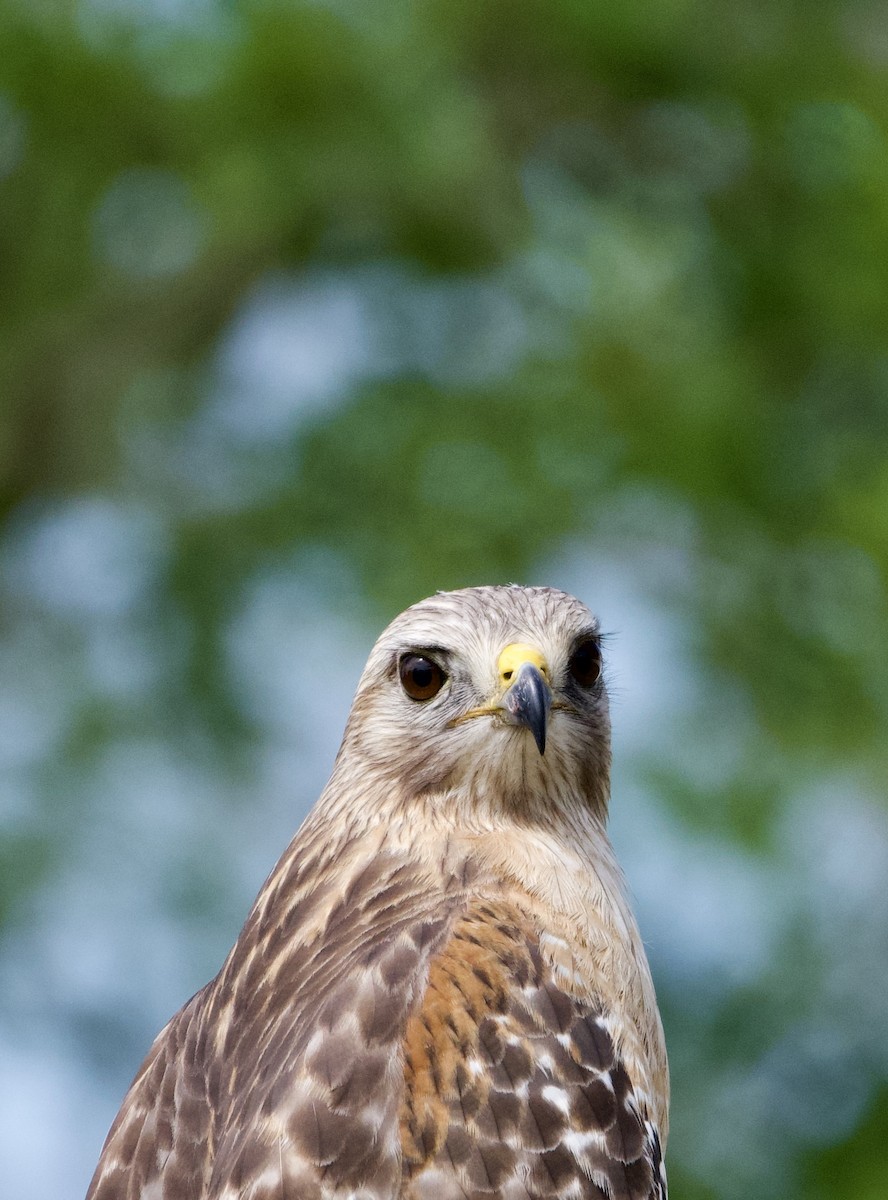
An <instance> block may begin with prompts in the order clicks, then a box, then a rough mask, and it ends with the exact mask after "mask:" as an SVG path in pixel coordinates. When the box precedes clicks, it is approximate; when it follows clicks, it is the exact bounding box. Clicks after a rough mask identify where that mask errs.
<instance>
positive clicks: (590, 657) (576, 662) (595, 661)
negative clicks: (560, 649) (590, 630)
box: [568, 637, 601, 688]
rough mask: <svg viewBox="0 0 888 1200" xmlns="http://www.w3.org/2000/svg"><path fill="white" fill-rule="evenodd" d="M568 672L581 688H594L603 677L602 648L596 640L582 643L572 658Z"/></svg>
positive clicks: (587, 639) (589, 639)
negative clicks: (599, 678)
mask: <svg viewBox="0 0 888 1200" xmlns="http://www.w3.org/2000/svg"><path fill="white" fill-rule="evenodd" d="M568 670H569V671H570V673H571V676H572V678H573V679H575V680H576V681H577V683H578V684H579V685H580V687H586V688H588V687H592V685H593V684H594V683H597V682H598V677H599V676H600V675H601V647H600V646H599V645H598V642H597V640H596V639H595V638H591V637H590V638H586V640H585V641H583V642H580V644H579V646H577V648H576V650H574V652H573V654H572V655H571V656H570V662H569V663H568Z"/></svg>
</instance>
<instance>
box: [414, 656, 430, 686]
mask: <svg viewBox="0 0 888 1200" xmlns="http://www.w3.org/2000/svg"><path fill="white" fill-rule="evenodd" d="M410 678H411V680H412V681H413V683H414V684H415V685H416V687H419V688H427V687H428V686H429V685H430V684H431V682H432V680H433V679H434V678H435V672H434V669H433V668H432V664H431V663H428V662H423V661H422V660H421V659H420V661H419V662H418V663H417V664H416V666H415V667H413V668H412V669H411V671H410Z"/></svg>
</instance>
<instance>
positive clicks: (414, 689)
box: [398, 654, 447, 700]
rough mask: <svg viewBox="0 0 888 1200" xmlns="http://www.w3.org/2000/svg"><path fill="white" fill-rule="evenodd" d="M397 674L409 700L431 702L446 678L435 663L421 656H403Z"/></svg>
mask: <svg viewBox="0 0 888 1200" xmlns="http://www.w3.org/2000/svg"><path fill="white" fill-rule="evenodd" d="M398 674H399V675H400V676H401V686H402V687H403V689H404V691H405V692H406V693H407V695H408V696H409V697H410V698H411V700H431V698H432V697H433V696H437V694H438V692H440V690H441V688H442V687H443V686H444V680H445V679H446V678H447V676H446V675H445V674H444V672H443V671H442V670H441V668H440V667H439V666H438V664H437V663H436V662H433V661H432V660H431V659H430V658H423V656H422V655H421V654H405V655H404V656H403V657H402V659H401V661H400V662H399V663H398Z"/></svg>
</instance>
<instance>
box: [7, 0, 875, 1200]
mask: <svg viewBox="0 0 888 1200" xmlns="http://www.w3.org/2000/svg"><path fill="white" fill-rule="evenodd" d="M0 48H2V49H0V505H2V530H0V1160H2V1162H3V1164H4V1165H3V1177H4V1189H5V1191H6V1194H8V1195H9V1196H10V1197H12V1196H14V1197H16V1200H49V1198H52V1200H58V1198H61V1197H77V1196H80V1195H82V1194H83V1192H84V1190H85V1188H86V1185H87V1181H88V1178H89V1175H90V1173H91V1170H92V1167H93V1165H94V1163H95V1161H96V1159H97V1157H98V1153H99V1148H100V1145H101V1142H102V1139H103V1137H104V1134H105V1131H106V1129H107V1126H108V1124H109V1123H110V1121H111V1118H112V1117H113V1115H114V1112H115V1111H116V1109H117V1106H118V1104H119V1102H120V1099H121V1097H122V1094H123V1092H124V1090H125V1088H126V1086H127V1084H128V1082H129V1080H130V1078H131V1077H132V1074H133V1073H134V1071H135V1069H136V1067H137V1065H138V1063H139V1061H140V1060H141V1058H142V1055H143V1053H144V1052H145V1050H146V1048H147V1046H148V1044H149V1042H150V1041H151V1039H152V1037H153V1035H154V1033H155V1032H156V1031H157V1029H158V1028H159V1027H160V1026H161V1024H163V1022H164V1021H165V1020H166V1018H167V1017H168V1016H169V1015H170V1014H171V1013H172V1012H173V1011H174V1010H175V1009H176V1008H178V1007H179V1005H180V1004H181V1003H183V1002H184V1001H185V1000H186V999H187V997H188V996H189V995H190V994H191V993H192V992H193V991H195V990H196V989H197V988H198V987H199V986H201V985H202V984H203V983H204V982H205V981H206V980H207V979H208V978H209V977H210V976H211V975H212V974H214V973H215V971H216V970H217V969H218V966H219V965H220V963H221V961H222V958H223V956H224V954H225V952H226V950H227V949H228V947H229V945H230V943H231V942H232V940H233V938H234V937H235V935H236V933H237V931H238V929H239V926H240V923H241V921H242V919H243V917H244V916H245V914H246V911H247V908H248V906H249V904H250V901H251V899H252V897H253V895H254V893H255V891H256V890H257V888H258V886H259V884H260V883H261V881H262V879H263V878H264V876H265V874H266V873H267V871H268V870H269V868H270V867H271V865H272V863H273V862H274V860H275V859H276V857H277V855H278V854H279V853H280V851H281V850H282V849H283V847H284V846H285V845H286V843H287V841H288V840H289V838H290V836H291V834H292V832H293V831H294V830H295V828H296V826H297V825H298V823H299V821H300V820H301V818H302V816H303V815H304V813H305V811H306V810H307V808H308V806H309V805H310V803H311V802H312V800H313V799H314V797H315V796H316V794H317V792H318V790H319V788H320V786H321V785H322V783H323V781H324V779H325V778H326V775H327V773H328V770H329V767H330V764H331V762H332V758H333V755H334V753H335V750H336V747H337V744H338V739H339V735H340V732H341V728H342V725H343V722H344V719H345V716H346V713H347V711H348V707H349V703H350V699H351V694H352V690H353V688H354V685H355V683H356V680H357V677H358V674H359V671H360V668H361V666H362V664H363V661H364V658H365V656H366V654H367V651H368V649H369V647H370V645H371V644H372V641H373V639H374V637H375V635H376V633H377V632H378V630H379V629H380V628H381V626H382V625H383V624H385V623H386V622H387V621H388V619H389V618H390V617H391V616H393V615H394V614H395V613H396V612H397V611H399V610H400V609H401V608H403V607H404V606H405V605H406V604H408V603H410V602H412V601H414V600H416V599H419V598H420V597H422V596H423V595H426V594H428V593H429V592H431V591H433V590H435V589H436V588H446V587H453V586H459V585H464V584H468V583H481V582H506V581H510V580H520V581H523V582H534V583H551V584H555V585H560V586H563V587H566V588H568V589H570V590H572V591H575V592H576V593H578V594H579V595H580V596H582V597H583V598H584V599H585V600H586V601H587V602H588V603H589V604H590V605H591V606H592V607H594V608H595V609H596V610H597V611H598V612H599V613H600V614H601V616H602V619H603V622H604V625H605V627H606V628H607V629H608V630H609V631H611V632H612V633H613V637H612V638H611V639H610V642H609V646H610V674H611V678H612V680H613V692H614V724H615V748H616V759H617V766H616V772H615V781H614V800H613V805H612V814H613V819H612V826H613V834H614V839H615V841H616V843H617V846H618V850H619V852H620V855H621V857H622V859H623V861H624V863H625V865H626V869H627V872H628V875H629V878H630V882H631V885H632V889H633V891H634V894H635V897H636V903H637V908H638V911H639V915H640V919H641V924H642V928H643V932H644V936H645V939H646V942H647V943H648V946H649V951H650V957H651V961H652V965H653V970H654V974H655V977H656V983H657V988H658V992H659V995H660V999H661V1004H662V1009H663V1014H664V1019H665V1024H666V1029H667V1035H668V1041H669V1047H670V1051H671V1060H672V1068H673V1076H674V1105H673V1113H674V1124H673V1133H672V1137H671V1141H670V1147H669V1167H670V1179H671V1192H672V1194H673V1195H674V1196H675V1197H676V1200H678V1198H681V1197H683V1198H685V1200H741V1198H743V1200H747V1198H748V1197H750V1196H755V1197H757V1198H758V1200H795V1198H802V1197H804V1198H805V1200H827V1198H836V1200H838V1198H843V1197H849V1198H850V1197H853V1198H854V1200H876V1198H877V1197H878V1198H879V1200H884V1197H885V1196H886V1195H888V1037H886V1032H888V969H886V964H888V806H886V782H888V755H886V724H888V722H886V716H888V649H886V647H888V637H886V616H888V601H886V563H888V6H886V4H885V3H883V2H876V0H847V2H842V3H837V2H835V0H818V2H816V3H808V4H795V3H790V2H789V0H775V2H771V3H763V2H760V0H729V2H728V0H724V2H719V0H716V2H714V3H709V4H705V5H704V4H699V3H692V2H691V0H621V3H613V2H612V0H608V2H607V3H601V2H599V0H549V2H548V3H546V4H540V3H536V2H534V3H530V2H526V0H508V2H502V0H488V2H487V3H479V0H412V2H408V0H360V3H349V2H348V0H317V2H314V3H311V2H304V3H300V2H297V0H277V2H274V0H240V2H235V0H227V2H226V0H68V2H64V0H58V2H53V0H5V3H3V4H2V6H0Z"/></svg>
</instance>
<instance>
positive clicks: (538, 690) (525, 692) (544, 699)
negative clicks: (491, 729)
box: [503, 662, 552, 754]
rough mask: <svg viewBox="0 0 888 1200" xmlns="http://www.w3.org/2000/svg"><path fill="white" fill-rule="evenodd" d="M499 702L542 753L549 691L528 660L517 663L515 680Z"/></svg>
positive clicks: (540, 674) (549, 701)
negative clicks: (519, 664) (501, 701)
mask: <svg viewBox="0 0 888 1200" xmlns="http://www.w3.org/2000/svg"><path fill="white" fill-rule="evenodd" d="M503 706H504V708H505V710H506V712H508V713H510V714H511V716H512V718H513V720H514V721H516V722H517V724H519V725H524V726H525V727H526V728H527V729H529V730H530V732H531V733H532V734H533V740H534V741H535V742H536V744H537V749H538V750H539V752H540V754H545V752H546V725H547V724H548V721H549V710H550V709H551V707H552V692H551V690H550V688H549V685H548V683H546V680H545V679H544V678H543V674H542V672H541V671H540V669H539V667H537V666H536V665H535V664H534V663H530V662H525V663H522V664H521V666H520V667H519V668H518V674H517V677H516V679H515V682H514V683H513V684H512V686H511V687H510V688H509V690H508V691H507V692H506V694H505V696H503Z"/></svg>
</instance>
